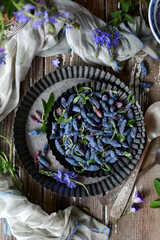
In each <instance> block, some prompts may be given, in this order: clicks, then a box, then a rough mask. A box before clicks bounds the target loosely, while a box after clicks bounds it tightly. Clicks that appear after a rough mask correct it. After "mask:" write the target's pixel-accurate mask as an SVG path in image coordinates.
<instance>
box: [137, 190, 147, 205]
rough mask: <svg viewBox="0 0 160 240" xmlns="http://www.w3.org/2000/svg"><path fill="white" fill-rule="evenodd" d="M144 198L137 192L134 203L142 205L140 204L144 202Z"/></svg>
mask: <svg viewBox="0 0 160 240" xmlns="http://www.w3.org/2000/svg"><path fill="white" fill-rule="evenodd" d="M144 201H145V200H144V197H142V196H141V195H140V192H139V191H137V193H136V195H135V196H134V203H140V202H144Z"/></svg>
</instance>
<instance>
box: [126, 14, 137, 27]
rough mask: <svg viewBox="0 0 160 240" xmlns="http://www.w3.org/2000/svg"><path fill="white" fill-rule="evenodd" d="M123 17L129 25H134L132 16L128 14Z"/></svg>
mask: <svg viewBox="0 0 160 240" xmlns="http://www.w3.org/2000/svg"><path fill="white" fill-rule="evenodd" d="M124 17H125V19H126V20H127V21H128V22H129V23H132V24H135V21H134V19H133V17H132V16H130V15H128V14H126V13H125V14H124Z"/></svg>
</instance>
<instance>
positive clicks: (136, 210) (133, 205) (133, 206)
mask: <svg viewBox="0 0 160 240" xmlns="http://www.w3.org/2000/svg"><path fill="white" fill-rule="evenodd" d="M130 208H131V212H138V210H139V207H136V204H135V203H133V204H132V205H131V207H130Z"/></svg>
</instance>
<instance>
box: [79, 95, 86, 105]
mask: <svg viewBox="0 0 160 240" xmlns="http://www.w3.org/2000/svg"><path fill="white" fill-rule="evenodd" d="M80 95H81V98H82V104H86V101H87V98H86V96H85V95H84V94H82V93H80Z"/></svg>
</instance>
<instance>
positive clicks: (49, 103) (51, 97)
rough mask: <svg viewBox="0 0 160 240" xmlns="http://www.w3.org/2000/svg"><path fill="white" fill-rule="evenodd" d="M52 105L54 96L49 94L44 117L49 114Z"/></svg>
mask: <svg viewBox="0 0 160 240" xmlns="http://www.w3.org/2000/svg"><path fill="white" fill-rule="evenodd" d="M53 104H54V95H53V93H51V94H50V96H49V99H48V101H47V103H46V105H47V108H46V111H45V114H46V115H47V114H48V113H49V112H50V110H51V107H52V106H53Z"/></svg>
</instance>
